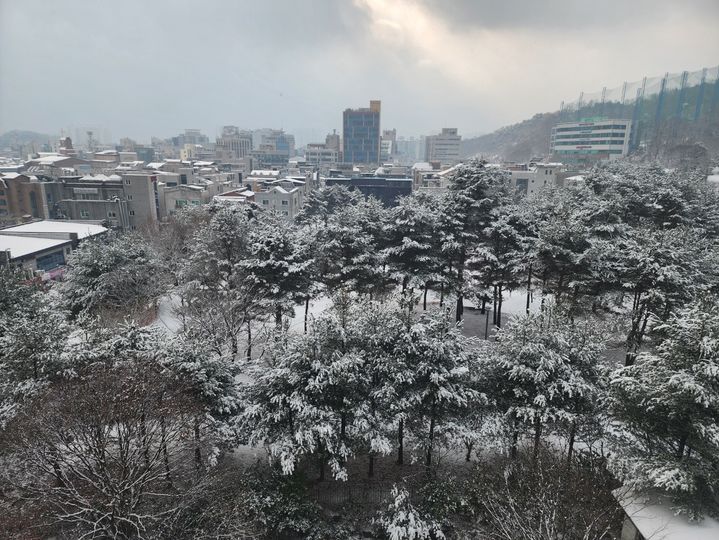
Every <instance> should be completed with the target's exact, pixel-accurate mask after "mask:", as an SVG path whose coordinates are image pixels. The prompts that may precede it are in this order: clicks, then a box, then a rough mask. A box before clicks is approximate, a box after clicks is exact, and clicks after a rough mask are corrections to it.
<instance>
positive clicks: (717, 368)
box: [608, 303, 719, 519]
mask: <svg viewBox="0 0 719 540" xmlns="http://www.w3.org/2000/svg"><path fill="white" fill-rule="evenodd" d="M653 333H655V334H656V337H657V339H658V340H659V342H660V343H659V345H658V347H657V349H656V351H655V352H641V353H639V355H638V356H637V358H636V362H635V363H634V364H633V365H631V366H626V367H623V368H619V369H617V370H616V371H614V372H613V373H612V374H611V381H610V394H609V399H608V406H609V412H610V414H611V416H612V418H613V419H614V421H615V424H614V429H613V430H612V434H613V442H614V443H615V444H614V449H615V455H614V458H613V461H612V468H613V470H614V471H615V472H616V473H617V474H618V475H619V476H620V477H621V478H622V479H623V480H624V481H625V482H626V483H629V484H631V485H633V486H634V487H635V488H637V489H658V490H661V491H663V492H666V493H668V494H669V495H671V496H672V498H673V500H674V503H675V505H676V508H677V509H678V510H679V511H682V512H687V513H688V514H689V515H690V516H691V517H692V518H695V519H698V518H700V517H701V516H702V515H705V514H710V515H717V514H719V504H718V503H717V501H718V500H719V463H717V456H719V308H717V306H716V305H715V304H712V303H705V304H696V305H694V306H692V307H688V308H684V309H681V310H679V311H678V312H677V313H675V314H673V315H672V316H671V317H669V319H668V320H667V322H665V323H663V324H661V325H659V326H657V327H655V328H654V329H653Z"/></svg>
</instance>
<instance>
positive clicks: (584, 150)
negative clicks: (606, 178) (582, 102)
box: [549, 118, 632, 165]
mask: <svg viewBox="0 0 719 540" xmlns="http://www.w3.org/2000/svg"><path fill="white" fill-rule="evenodd" d="M631 132H632V121H631V120H620V119H607V118H586V119H583V120H582V121H580V122H567V123H562V124H557V125H556V126H554V127H553V128H552V134H551V137H550V140H549V146H550V151H551V153H552V155H553V156H554V157H555V158H556V159H557V160H558V161H562V162H563V163H571V164H577V165H587V164H591V163H592V162H596V161H609V160H613V159H617V158H620V157H623V156H626V155H627V154H628V153H629V142H630V140H631Z"/></svg>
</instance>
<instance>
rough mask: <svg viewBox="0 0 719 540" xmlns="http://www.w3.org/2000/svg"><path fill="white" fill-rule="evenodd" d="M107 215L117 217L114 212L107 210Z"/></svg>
mask: <svg viewBox="0 0 719 540" xmlns="http://www.w3.org/2000/svg"><path fill="white" fill-rule="evenodd" d="M107 217H117V214H116V213H115V212H108V213H107Z"/></svg>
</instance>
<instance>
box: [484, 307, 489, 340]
mask: <svg viewBox="0 0 719 540" xmlns="http://www.w3.org/2000/svg"><path fill="white" fill-rule="evenodd" d="M484 339H489V311H488V312H487V313H486V315H485V316H484Z"/></svg>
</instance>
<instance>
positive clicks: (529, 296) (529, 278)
mask: <svg viewBox="0 0 719 540" xmlns="http://www.w3.org/2000/svg"><path fill="white" fill-rule="evenodd" d="M531 300H532V264H531V263H530V264H529V270H528V272H527V309H526V312H527V315H529V305H530V303H531Z"/></svg>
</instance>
